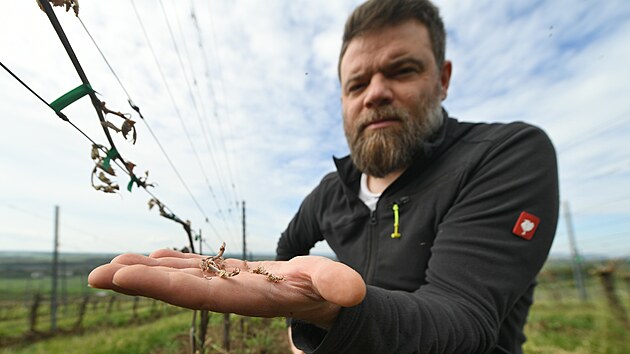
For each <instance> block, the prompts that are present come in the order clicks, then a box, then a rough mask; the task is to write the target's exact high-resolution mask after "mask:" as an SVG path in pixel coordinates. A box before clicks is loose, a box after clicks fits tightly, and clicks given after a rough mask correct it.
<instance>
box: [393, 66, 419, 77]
mask: <svg viewBox="0 0 630 354" xmlns="http://www.w3.org/2000/svg"><path fill="white" fill-rule="evenodd" d="M416 71H417V70H416V69H415V68H412V67H404V68H400V69H398V70H397V71H396V74H397V75H406V74H411V73H415V72H416Z"/></svg>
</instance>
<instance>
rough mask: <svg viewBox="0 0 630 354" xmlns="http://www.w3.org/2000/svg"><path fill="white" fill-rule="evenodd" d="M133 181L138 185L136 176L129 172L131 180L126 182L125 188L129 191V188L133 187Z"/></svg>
mask: <svg viewBox="0 0 630 354" xmlns="http://www.w3.org/2000/svg"><path fill="white" fill-rule="evenodd" d="M133 182H136V183H138V185H140V181H139V180H138V179H137V178H136V176H135V175H134V174H133V173H132V174H131V181H129V183H128V184H127V190H128V191H129V192H131V188H133Z"/></svg>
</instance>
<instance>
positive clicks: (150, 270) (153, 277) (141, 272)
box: [113, 265, 238, 312]
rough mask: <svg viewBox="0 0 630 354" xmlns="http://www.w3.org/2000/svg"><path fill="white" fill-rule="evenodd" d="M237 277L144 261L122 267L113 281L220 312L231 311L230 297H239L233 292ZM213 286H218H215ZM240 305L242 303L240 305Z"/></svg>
mask: <svg viewBox="0 0 630 354" xmlns="http://www.w3.org/2000/svg"><path fill="white" fill-rule="evenodd" d="M232 281H233V278H229V279H223V278H219V277H215V278H212V279H206V278H203V277H199V276H197V275H193V274H189V273H187V272H181V271H164V269H158V268H154V267H147V266H144V265H132V266H127V267H125V268H123V269H120V270H119V271H118V272H116V274H115V275H114V278H113V283H114V284H116V285H117V286H119V287H120V288H124V289H128V290H129V291H133V292H136V293H138V294H141V295H142V296H147V297H151V298H154V299H158V300H161V301H165V302H168V303H170V304H173V305H176V306H181V307H186V308H190V309H206V310H211V311H216V312H233V311H230V310H231V309H232V308H233V307H234V306H230V303H229V302H230V301H232V300H235V299H236V297H235V296H234V295H235V294H236V293H235V292H234V291H232V292H231V294H229V295H228V294H226V293H230V291H229V289H226V288H230V284H229V283H230V282H232ZM213 287H214V288H216V289H214V290H213ZM236 307H238V306H236Z"/></svg>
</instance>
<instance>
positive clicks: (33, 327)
mask: <svg viewBox="0 0 630 354" xmlns="http://www.w3.org/2000/svg"><path fill="white" fill-rule="evenodd" d="M41 300H42V296H41V295H40V294H39V293H36V294H35V297H34V298H33V303H32V304H31V312H30V314H29V319H28V324H29V325H28V328H29V331H30V332H31V333H35V331H37V310H38V309H39V304H40V303H41Z"/></svg>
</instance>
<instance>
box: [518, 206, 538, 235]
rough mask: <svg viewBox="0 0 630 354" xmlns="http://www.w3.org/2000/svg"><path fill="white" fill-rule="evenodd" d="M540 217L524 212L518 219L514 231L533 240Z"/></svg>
mask: <svg viewBox="0 0 630 354" xmlns="http://www.w3.org/2000/svg"><path fill="white" fill-rule="evenodd" d="M539 223H540V219H539V218H538V217H537V216H535V215H532V214H530V213H528V212H525V211H524V212H522V213H521V215H520V216H519V217H518V220H516V224H514V228H513V229H512V233H513V234H514V235H516V236H518V237H522V238H524V239H526V240H531V239H532V237H534V232H536V229H537V228H538V224H539Z"/></svg>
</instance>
